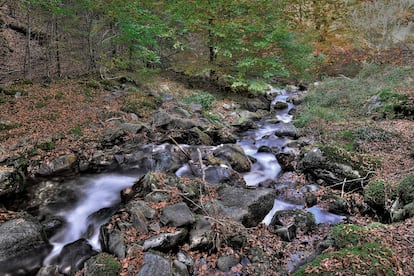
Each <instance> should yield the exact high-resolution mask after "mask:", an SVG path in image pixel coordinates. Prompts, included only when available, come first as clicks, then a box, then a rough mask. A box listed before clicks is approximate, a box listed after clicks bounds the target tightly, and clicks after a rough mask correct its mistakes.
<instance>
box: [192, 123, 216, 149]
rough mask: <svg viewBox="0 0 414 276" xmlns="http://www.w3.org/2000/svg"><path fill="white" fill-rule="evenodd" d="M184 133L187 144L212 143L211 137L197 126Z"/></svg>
mask: <svg viewBox="0 0 414 276" xmlns="http://www.w3.org/2000/svg"><path fill="white" fill-rule="evenodd" d="M186 134H187V135H186V136H187V137H186V141H187V144H188V145H205V146H210V145H213V140H212V139H211V137H210V136H209V135H208V134H207V133H205V132H204V131H202V130H201V129H199V128H198V127H193V128H192V129H190V130H189V131H188V132H187V133H186Z"/></svg>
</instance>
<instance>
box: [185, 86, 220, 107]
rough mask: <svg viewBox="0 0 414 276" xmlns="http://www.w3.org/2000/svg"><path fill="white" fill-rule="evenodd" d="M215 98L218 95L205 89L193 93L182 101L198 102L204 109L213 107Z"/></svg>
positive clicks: (186, 102) (188, 102)
mask: <svg viewBox="0 0 414 276" xmlns="http://www.w3.org/2000/svg"><path fill="white" fill-rule="evenodd" d="M215 99H216V97H214V95H212V94H210V93H208V92H205V91H200V92H197V93H192V94H191V95H189V96H187V97H185V98H183V99H182V101H183V102H184V103H185V104H190V103H198V104H201V106H202V107H203V109H204V110H209V109H211V106H212V105H213V102H214V101H215Z"/></svg>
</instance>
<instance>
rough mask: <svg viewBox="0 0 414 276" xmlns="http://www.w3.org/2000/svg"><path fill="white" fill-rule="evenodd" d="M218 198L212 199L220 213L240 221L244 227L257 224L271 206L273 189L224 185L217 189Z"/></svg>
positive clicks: (273, 194) (273, 197)
mask: <svg viewBox="0 0 414 276" xmlns="http://www.w3.org/2000/svg"><path fill="white" fill-rule="evenodd" d="M218 194H219V196H220V198H221V199H220V200H214V201H213V203H212V204H216V207H217V210H218V212H219V213H220V214H223V215H225V216H229V217H230V218H232V219H234V220H237V221H240V222H241V223H242V224H243V225H244V226H246V227H254V226H256V225H258V224H259V223H260V222H261V221H262V220H263V218H264V217H265V216H266V215H267V214H268V213H269V211H270V210H271V209H272V208H273V203H274V200H275V197H276V194H275V190H274V189H256V190H249V189H243V188H235V187H225V188H222V189H220V190H219V191H218Z"/></svg>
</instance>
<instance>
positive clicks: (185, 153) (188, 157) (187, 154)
mask: <svg viewBox="0 0 414 276" xmlns="http://www.w3.org/2000/svg"><path fill="white" fill-rule="evenodd" d="M168 138H170V139H171V141H173V143H174V144H175V145H176V146H177V147H178V148H179V149H180V151H181V152H182V153H184V155H185V156H186V157H187V159H188V160H191V156H190V154H189V153H188V152H186V151H185V150H184V149H183V148H182V147H181V146H180V145H179V144H178V143H177V141H175V139H174V138H173V137H171V136H168Z"/></svg>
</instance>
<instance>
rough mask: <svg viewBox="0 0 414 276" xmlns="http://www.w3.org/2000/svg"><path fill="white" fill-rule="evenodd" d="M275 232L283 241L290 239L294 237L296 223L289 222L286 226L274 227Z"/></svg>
mask: <svg viewBox="0 0 414 276" xmlns="http://www.w3.org/2000/svg"><path fill="white" fill-rule="evenodd" d="M275 234H276V235H278V236H279V237H280V238H281V239H282V240H283V241H289V242H290V241H292V240H293V239H294V238H296V225H295V224H290V225H287V226H280V227H277V228H276V229H275Z"/></svg>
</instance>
